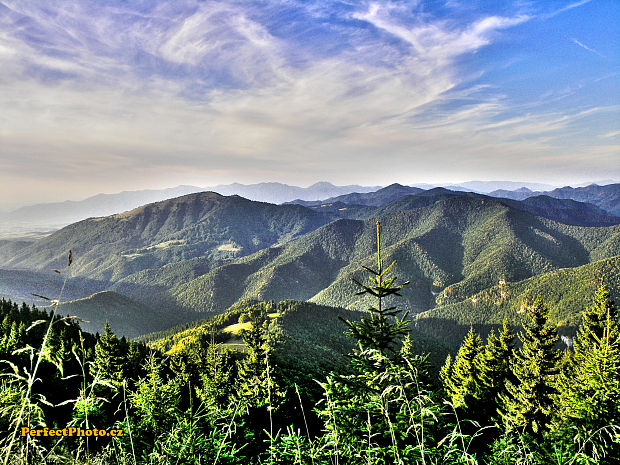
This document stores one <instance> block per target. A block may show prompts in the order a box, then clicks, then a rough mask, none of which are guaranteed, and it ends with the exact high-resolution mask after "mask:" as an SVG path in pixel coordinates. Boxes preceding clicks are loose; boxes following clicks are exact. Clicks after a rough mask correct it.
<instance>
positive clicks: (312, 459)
mask: <svg viewBox="0 0 620 465" xmlns="http://www.w3.org/2000/svg"><path fill="white" fill-rule="evenodd" d="M295 391H296V392H297V398H298V399H299V406H300V407H301V414H302V416H303V417H304V425H306V436H307V437H308V443H309V444H310V446H311V450H312V439H310V428H308V421H307V420H306V411H305V410H304V404H303V402H302V401H301V394H299V386H297V383H295ZM310 462H311V463H312V465H314V453H312V452H311V453H310Z"/></svg>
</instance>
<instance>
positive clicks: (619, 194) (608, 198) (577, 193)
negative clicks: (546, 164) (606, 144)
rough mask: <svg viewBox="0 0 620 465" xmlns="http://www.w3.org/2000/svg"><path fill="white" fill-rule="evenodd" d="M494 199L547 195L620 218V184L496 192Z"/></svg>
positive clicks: (522, 198) (519, 198) (517, 198)
mask: <svg viewBox="0 0 620 465" xmlns="http://www.w3.org/2000/svg"><path fill="white" fill-rule="evenodd" d="M489 195H490V196H492V197H503V198H508V199H513V200H525V199H527V198H530V197H534V196H540V195H546V196H549V197H553V198H556V199H567V200H575V201H578V202H586V203H591V204H593V205H596V206H597V207H599V208H601V209H603V210H605V211H607V212H609V213H611V214H612V215H615V216H620V183H616V184H608V185H605V186H599V185H597V184H590V185H589V186H585V187H570V186H566V187H559V188H557V189H553V190H551V191H545V192H540V191H531V190H529V189H518V190H515V191H510V190H504V189H501V190H495V191H493V192H490V193H489Z"/></svg>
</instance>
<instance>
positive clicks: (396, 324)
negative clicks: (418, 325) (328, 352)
mask: <svg viewBox="0 0 620 465" xmlns="http://www.w3.org/2000/svg"><path fill="white" fill-rule="evenodd" d="M395 264H396V262H392V264H391V265H390V266H388V267H387V268H383V259H382V258H381V223H380V222H379V221H377V270H376V271H375V270H373V269H371V268H368V267H366V266H362V268H363V269H364V270H366V271H367V272H368V273H370V274H371V277H370V283H369V285H365V284H362V283H360V282H359V281H357V280H356V279H354V278H352V279H353V282H354V283H355V284H357V285H358V286H359V287H361V288H362V290H361V291H359V292H358V293H357V294H356V295H363V294H370V295H372V296H374V297H376V298H377V306H376V307H373V306H371V307H369V309H368V311H369V312H370V318H368V317H366V316H363V317H362V318H361V319H360V321H355V322H351V321H345V323H346V324H347V326H348V327H349V334H350V335H351V336H352V337H354V338H355V339H357V341H358V342H359V344H360V347H361V348H362V349H377V350H379V351H381V353H383V354H385V353H386V351H388V350H389V351H391V352H394V349H395V346H396V345H397V342H398V341H399V340H400V339H402V338H403V336H405V335H406V334H408V333H409V327H408V321H406V320H405V319H406V318H407V314H406V313H405V315H403V317H402V318H399V317H398V314H399V313H400V311H399V310H397V309H396V307H384V306H383V299H385V298H386V297H388V296H391V295H395V296H400V294H399V291H400V290H401V289H402V288H403V287H405V286H406V285H407V284H409V281H407V282H405V283H403V284H400V285H395V284H394V282H395V281H396V276H393V277H387V276H388V273H389V272H390V270H391V269H392V267H393V266H394V265H395Z"/></svg>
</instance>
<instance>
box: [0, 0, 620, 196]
mask: <svg viewBox="0 0 620 465" xmlns="http://www.w3.org/2000/svg"><path fill="white" fill-rule="evenodd" d="M618 18H620V2H618V1H616V0H589V1H588V0H581V1H570V0H568V1H561V0H557V1H553V0H551V1H549V0H546V1H527V0H516V1H513V2H510V1H505V2H495V1H480V2H476V1H467V0H462V1H455V0H447V1H439V0H435V1H392V2H384V1H371V2H366V1H312V0H310V1H286V0H283V1H269V0H265V1H246V0H243V1H217V2H208V1H205V2H203V1H195V0H181V1H151V0H148V1H147V0H144V1H83V0H78V1H76V0H70V1H62V0H59V1H54V2H50V1H29V2H25V1H22V0H0V108H1V111H0V199H1V200H0V208H3V207H4V208H8V207H11V206H14V205H17V204H23V203H32V202H38V201H45V200H50V201H51V200H59V199H77V198H83V197H86V196H88V195H92V194H95V193H98V192H115V191H119V190H127V189H141V188H150V187H166V186H174V185H177V184H194V185H202V186H207V185H214V184H218V183H228V182H233V181H239V182H246V183H249V182H260V181H282V182H287V183H289V184H297V185H308V184H311V183H313V182H315V181H318V180H327V181H331V182H334V183H336V184H349V183H359V184H369V185H377V184H388V183H391V182H401V183H404V184H412V183H417V182H458V181H465V180H470V179H489V180H521V181H537V182H546V183H550V184H558V185H564V184H568V183H579V182H584V181H590V180H597V179H610V178H611V179H616V180H620V123H619V121H620V118H619V116H620V111H619V110H620V84H619V83H620V79H619V78H620V66H619V65H620V26H619V24H620V21H618Z"/></svg>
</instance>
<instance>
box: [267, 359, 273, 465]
mask: <svg viewBox="0 0 620 465" xmlns="http://www.w3.org/2000/svg"><path fill="white" fill-rule="evenodd" d="M267 400H268V402H269V407H268V408H269V462H270V463H271V464H272V465H273V417H272V414H271V376H270V373H269V359H267Z"/></svg>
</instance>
